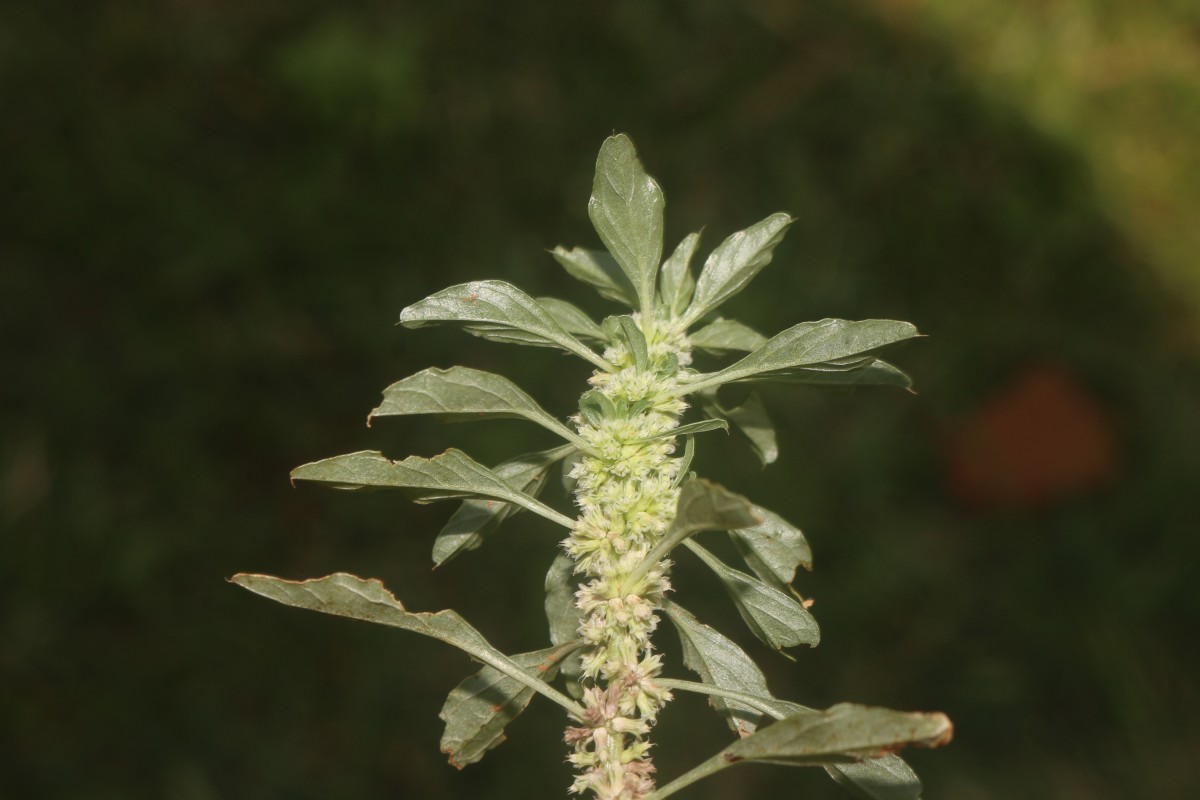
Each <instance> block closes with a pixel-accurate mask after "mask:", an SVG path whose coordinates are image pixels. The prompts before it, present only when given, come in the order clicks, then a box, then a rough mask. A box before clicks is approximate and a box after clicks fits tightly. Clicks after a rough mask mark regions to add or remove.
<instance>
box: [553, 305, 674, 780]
mask: <svg viewBox="0 0 1200 800" xmlns="http://www.w3.org/2000/svg"><path fill="white" fill-rule="evenodd" d="M639 317H640V315H636V314H635V315H634V320H635V322H636V323H638V324H639V329H640V330H641V332H642V335H643V336H644V337H645V340H646V344H647V352H648V354H649V359H648V361H649V364H648V369H645V370H642V369H638V366H637V365H636V363H635V360H634V356H633V355H632V353H631V352H630V348H629V347H628V346H627V345H626V344H625V343H623V342H618V343H616V344H614V345H612V346H610V347H609V348H608V349H607V350H606V351H605V353H604V357H605V359H606V360H608V361H609V362H611V363H612V364H613V365H614V366H615V367H616V370H615V371H612V372H610V371H606V370H597V371H596V373H595V374H594V375H593V376H592V379H591V384H592V385H593V386H594V387H595V391H596V392H598V393H599V394H600V395H602V396H603V398H605V399H607V401H608V402H607V403H605V402H604V401H603V400H599V398H597V400H598V402H597V403H596V404H595V406H594V407H595V408H597V409H603V411H607V412H608V414H605V413H603V411H600V413H596V414H594V415H592V416H591V417H590V418H585V416H584V415H583V414H580V415H579V416H577V417H575V418H574V420H573V421H574V422H575V423H576V426H577V430H578V432H579V435H580V437H581V438H582V439H583V440H584V441H585V442H586V443H587V446H588V454H586V455H584V456H582V457H581V458H580V459H579V461H578V462H576V464H575V466H574V467H573V468H572V470H571V472H570V476H571V477H572V478H573V479H574V480H575V481H576V489H575V501H576V503H577V504H578V505H579V508H580V517H579V519H578V521H577V522H576V524H575V528H574V530H573V531H572V532H571V535H570V537H568V538H567V540H566V541H565V542H564V543H563V544H564V547H565V548H566V551H567V552H568V553H569V554H570V555H571V557H572V558H573V559H574V560H575V563H576V572H577V573H582V574H583V575H585V576H586V581H585V582H584V583H583V585H582V586H580V588H579V591H578V592H577V594H576V600H577V606H578V608H579V611H580V613H581V619H582V623H581V624H580V626H579V635H580V637H581V638H582V639H583V641H584V642H586V644H587V650H586V651H585V653H584V654H583V659H582V665H583V675H584V677H585V678H588V679H590V680H592V681H595V684H594V685H592V686H589V687H588V688H587V689H586V690H585V692H584V698H583V699H584V704H585V708H586V712H587V713H586V716H585V718H584V720H583V721H584V722H585V723H586V725H585V726H582V727H573V728H570V729H568V731H567V735H566V740H567V742H568V743H569V744H573V745H574V746H575V752H574V753H573V754H572V755H571V756H570V760H571V762H572V763H573V764H575V765H576V766H577V767H579V768H581V769H582V770H583V772H582V774H581V775H580V776H579V777H578V778H577V779H576V781H575V784H574V786H573V787H572V789H573V790H574V791H576V792H582V791H584V790H587V789H590V790H591V791H593V792H594V793H595V794H596V796H597V798H599V799H600V800H634V798H640V797H644V796H645V795H646V794H648V793H649V792H650V791H652V790H653V788H654V783H653V781H652V780H651V778H650V773H652V772H653V766H652V764H651V763H650V761H649V759H648V758H647V751H648V749H649V747H650V744H649V743H648V742H647V741H646V740H645V735H646V734H647V733H648V732H649V729H650V725H652V724H653V723H654V721H655V718H656V716H657V714H658V711H659V709H661V708H662V707H663V705H664V704H666V702H667V701H669V700H670V699H671V693H670V692H669V691H668V690H666V689H664V688H663V687H661V686H659V685H658V684H657V683H656V682H655V678H657V677H658V675H659V674H660V673H661V672H662V660H661V658H660V656H659V655H658V654H657V653H654V652H653V647H652V645H651V642H650V637H651V635H652V634H653V633H654V631H655V629H656V628H657V626H658V614H657V612H658V610H659V609H661V608H662V604H663V600H664V597H665V595H666V593H667V592H668V591H669V590H670V588H671V583H670V580H669V579H668V577H667V572H668V570H669V568H670V563H671V562H670V561H668V560H662V561H660V562H658V563H657V564H655V565H653V566H652V567H651V568H650V569H648V570H641V571H640V574H635V570H637V568H638V567H639V566H641V565H642V563H643V562H644V561H645V560H646V558H647V557H648V556H649V554H650V552H651V550H652V549H653V548H654V546H655V545H657V544H658V543H659V542H660V541H661V540H662V537H663V534H664V533H665V532H666V531H667V529H668V527H669V526H670V524H671V521H672V520H673V518H674V516H675V506H676V503H677V501H678V499H679V488H678V484H679V472H680V469H681V467H683V466H684V465H682V464H681V459H678V458H672V457H671V455H672V453H673V452H674V450H675V438H674V437H673V436H671V435H670V431H672V430H673V429H674V428H676V427H677V426H678V425H679V417H680V415H681V414H682V413H683V412H684V410H685V409H686V408H687V404H686V403H685V402H684V401H683V400H681V399H679V398H678V397H676V396H675V395H674V392H675V390H676V389H677V387H678V373H679V370H680V365H685V364H688V363H690V362H691V353H690V351H689V350H688V342H687V338H686V337H685V336H684V335H683V332H682V331H681V330H680V328H679V326H677V325H670V324H658V325H655V326H654V327H650V326H645V327H643V326H642V325H641V324H640V323H641V322H642V320H641V319H640V318H639ZM663 322H665V321H663Z"/></svg>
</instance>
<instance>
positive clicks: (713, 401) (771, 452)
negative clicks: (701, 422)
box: [699, 388, 779, 467]
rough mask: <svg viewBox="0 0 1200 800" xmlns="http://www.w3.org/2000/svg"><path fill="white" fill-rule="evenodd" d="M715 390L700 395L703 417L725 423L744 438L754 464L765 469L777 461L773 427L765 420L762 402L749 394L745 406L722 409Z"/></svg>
mask: <svg viewBox="0 0 1200 800" xmlns="http://www.w3.org/2000/svg"><path fill="white" fill-rule="evenodd" d="M716 391H717V390H716V389H715V388H713V389H709V390H708V391H704V392H700V393H699V395H700V408H701V409H702V410H703V411H704V413H705V414H708V415H709V416H710V417H715V418H717V419H725V420H728V421H729V423H730V424H731V425H732V426H733V429H734V430H735V431H737V432H738V433H739V434H741V435H742V436H744V437H745V439H746V441H747V442H748V443H749V445H750V448H751V449H752V450H753V451H754V454H755V455H756V456H758V460H759V461H761V462H762V465H763V466H764V467H765V466H767V465H768V464H773V463H775V460H776V459H778V458H779V443H778V441H777V440H776V438H775V426H774V425H773V424H772V423H771V418H770V417H769V416H767V408H766V406H764V405H763V401H762V398H761V397H759V396H758V395H757V394H751V395H750V396H749V397H747V398H746V402H744V403H742V404H741V405H740V406H737V407H736V408H724V407H723V406H721V404H720V403H718V402H717V398H716Z"/></svg>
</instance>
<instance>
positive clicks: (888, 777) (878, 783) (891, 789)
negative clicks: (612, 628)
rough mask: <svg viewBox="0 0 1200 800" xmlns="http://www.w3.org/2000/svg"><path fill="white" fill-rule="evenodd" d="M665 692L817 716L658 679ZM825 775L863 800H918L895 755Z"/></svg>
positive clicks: (786, 704)
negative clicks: (669, 690) (678, 692)
mask: <svg viewBox="0 0 1200 800" xmlns="http://www.w3.org/2000/svg"><path fill="white" fill-rule="evenodd" d="M658 682H659V685H661V686H662V687H664V688H666V689H671V690H679V691H685V692H698V693H700V694H706V695H709V696H710V697H712V696H714V695H715V696H717V697H721V698H726V699H730V700H734V701H741V702H743V703H745V704H748V705H750V706H751V707H753V708H757V709H758V710H760V711H762V712H764V713H765V714H767V715H769V716H770V717H771V718H773V719H785V718H787V717H791V716H794V715H797V714H820V713H821V712H820V711H817V710H816V709H812V708H808V707H807V706H802V705H800V704H799V703H793V702H790V701H788V700H780V699H778V698H775V697H771V696H769V695H768V696H765V697H763V696H757V695H751V694H747V693H745V692H739V691H735V690H732V689H729V688H726V687H718V686H714V685H712V684H705V683H693V682H692V681H681V680H676V679H673V678H659V679H658ZM825 771H826V772H827V773H829V776H830V777H831V778H833V779H834V781H835V782H836V783H837V784H839V785H840V786H844V787H846V788H848V789H850V790H851V791H852V792H854V794H855V795H856V796H858V797H862V798H866V800H920V797H921V781H920V779H919V778H918V777H917V774H916V773H915V772H913V770H912V767H910V766H908V764H906V763H905V762H904V760H903V759H902V758H900V757H899V756H896V755H886V756H880V757H879V758H871V759H866V760H864V761H860V762H857V763H853V764H828V765H826V766H825Z"/></svg>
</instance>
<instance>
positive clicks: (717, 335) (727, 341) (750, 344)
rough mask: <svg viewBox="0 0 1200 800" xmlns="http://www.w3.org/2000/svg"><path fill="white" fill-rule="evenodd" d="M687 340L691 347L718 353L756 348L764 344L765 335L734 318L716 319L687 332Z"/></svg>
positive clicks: (765, 340)
mask: <svg viewBox="0 0 1200 800" xmlns="http://www.w3.org/2000/svg"><path fill="white" fill-rule="evenodd" d="M688 341H690V342H691V343H692V347H695V348H698V349H700V350H705V351H707V352H709V353H716V354H717V355H720V354H722V353H728V352H729V351H731V350H745V351H747V352H749V351H751V350H757V349H758V348H760V347H762V346H763V345H764V344H766V342H767V337H765V336H763V335H762V334H761V333H759V332H758V331H756V330H754V329H753V328H751V327H749V326H748V325H743V324H742V323H740V322H738V321H737V320H735V319H718V320H716V321H715V322H711V323H709V324H708V325H705V326H704V327H703V328H701V329H700V330H698V331H696V332H695V333H689V334H688Z"/></svg>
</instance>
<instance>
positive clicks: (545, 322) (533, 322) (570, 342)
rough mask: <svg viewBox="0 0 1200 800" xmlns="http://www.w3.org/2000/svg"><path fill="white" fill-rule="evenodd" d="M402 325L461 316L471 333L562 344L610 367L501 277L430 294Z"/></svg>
mask: <svg viewBox="0 0 1200 800" xmlns="http://www.w3.org/2000/svg"><path fill="white" fill-rule="evenodd" d="M400 322H401V324H402V325H404V326H405V327H406V328H420V327H422V326H424V325H429V324H432V323H437V322H459V323H462V325H463V328H465V329H466V331H467V332H468V333H470V334H473V335H475V336H481V337H483V338H484V339H490V340H492V341H495V342H509V343H513V344H529V345H534V346H537V347H561V348H562V349H563V350H566V351H568V352H571V353H574V354H576V355H577V356H580V357H581V358H584V359H587V360H588V361H590V362H592V363H593V364H595V365H596V366H598V367H600V368H601V369H610V368H611V367H612V365H611V364H609V363H608V362H607V361H605V360H604V359H603V358H601V357H600V356H598V355H596V353H595V352H593V351H592V350H591V349H590V348H588V347H587V346H586V345H585V344H583V342H581V341H579V340H578V339H576V338H575V337H574V336H572V335H571V334H569V333H567V332H566V331H565V330H563V327H562V326H561V325H559V324H558V322H557V321H555V319H554V316H553V315H552V314H551V313H550V312H549V311H547V310H546V309H545V308H543V307H542V306H541V305H540V304H539V303H538V301H536V300H534V299H533V298H532V297H530V296H529V295H527V294H525V293H524V292H522V291H521V290H520V289H518V288H517V287H515V286H513V285H512V284H510V283H505V282H504V281H472V282H470V283H460V284H458V285H457V286H451V287H450V288H449V289H443V290H442V291H440V292H438V293H437V294H433V295H430V296H429V297H426V298H425V299H424V300H422V301H420V302H419V303H414V304H413V305H411V306H409V307H408V308H406V309H404V310H403V311H401V312H400Z"/></svg>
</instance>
